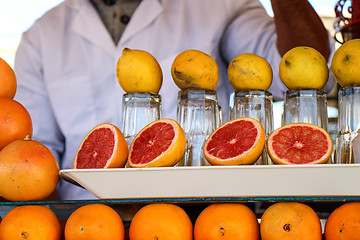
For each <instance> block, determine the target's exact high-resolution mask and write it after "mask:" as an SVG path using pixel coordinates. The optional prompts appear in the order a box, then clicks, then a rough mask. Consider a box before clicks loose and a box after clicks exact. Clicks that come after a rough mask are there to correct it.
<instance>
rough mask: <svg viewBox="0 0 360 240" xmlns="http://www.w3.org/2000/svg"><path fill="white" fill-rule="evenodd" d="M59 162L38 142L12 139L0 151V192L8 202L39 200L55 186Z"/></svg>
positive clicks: (47, 194)
mask: <svg viewBox="0 0 360 240" xmlns="http://www.w3.org/2000/svg"><path fill="white" fill-rule="evenodd" d="M58 181H59V165H58V163H57V161H56V159H55V157H54V155H53V154H52V153H51V151H50V150H49V149H48V148H47V147H46V146H45V145H43V144H42V143H40V142H38V141H35V140H30V139H24V140H15V141H14V142H12V143H10V144H8V145H7V146H6V147H5V148H3V149H2V150H1V151H0V186H1V188H0V195H1V196H2V197H3V198H5V199H7V200H9V201H30V200H42V199H44V198H46V197H48V196H49V195H50V194H51V193H53V192H54V190H55V189H56V186H57V183H58Z"/></svg>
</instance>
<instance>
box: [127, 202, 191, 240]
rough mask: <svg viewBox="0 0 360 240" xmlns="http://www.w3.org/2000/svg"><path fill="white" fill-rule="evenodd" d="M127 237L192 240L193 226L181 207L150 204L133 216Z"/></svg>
mask: <svg viewBox="0 0 360 240" xmlns="http://www.w3.org/2000/svg"><path fill="white" fill-rule="evenodd" d="M129 237H130V240H145V239H149V240H154V239H171V240H192V238H193V225H192V222H191V220H190V218H189V216H188V215H187V213H186V212H185V211H184V210H183V209H182V208H181V207H179V206H177V205H175V204H170V203H152V204H149V205H146V206H144V207H142V208H141V209H140V210H139V211H138V212H137V213H136V214H135V215H134V217H133V219H132V221H131V223H130V229H129Z"/></svg>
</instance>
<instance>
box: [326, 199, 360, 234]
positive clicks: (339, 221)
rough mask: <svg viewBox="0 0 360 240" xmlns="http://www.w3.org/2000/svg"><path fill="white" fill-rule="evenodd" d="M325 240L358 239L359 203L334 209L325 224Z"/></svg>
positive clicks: (359, 232) (359, 230) (359, 231)
mask: <svg viewBox="0 0 360 240" xmlns="http://www.w3.org/2000/svg"><path fill="white" fill-rule="evenodd" d="M324 233H325V238H326V240H334V239H344V240H345V239H346V240H355V239H360V202H352V203H345V204H343V205H341V206H340V207H338V208H336V209H335V210H334V211H333V212H332V213H331V214H330V216H329V217H328V219H327V221H326V223H325V231H324Z"/></svg>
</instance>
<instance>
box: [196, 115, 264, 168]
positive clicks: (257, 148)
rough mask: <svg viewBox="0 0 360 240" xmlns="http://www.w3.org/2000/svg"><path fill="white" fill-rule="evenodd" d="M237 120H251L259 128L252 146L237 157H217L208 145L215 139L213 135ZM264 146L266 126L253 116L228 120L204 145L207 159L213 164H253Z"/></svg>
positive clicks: (214, 133) (213, 134)
mask: <svg viewBox="0 0 360 240" xmlns="http://www.w3.org/2000/svg"><path fill="white" fill-rule="evenodd" d="M237 121H248V122H251V123H252V124H253V126H254V128H255V129H256V130H257V134H256V138H255V140H254V143H253V144H252V146H251V147H250V148H249V149H248V150H246V151H244V152H242V153H241V154H240V155H238V156H236V157H230V158H225V159H223V158H219V157H216V156H214V155H213V154H211V153H210V152H209V150H208V145H209V143H210V142H211V140H212V139H213V137H214V136H215V135H216V134H217V133H218V132H219V130H221V129H223V128H226V127H227V126H229V125H230V124H232V123H235V122H237ZM240 130H241V129H240ZM264 146H265V131H264V128H263V127H262V125H261V123H260V122H259V121H258V120H256V119H254V118H251V117H242V118H237V119H234V120H231V121H228V122H226V123H225V124H223V125H221V126H220V127H218V128H217V129H216V130H215V131H214V132H213V133H212V134H211V135H210V136H209V137H208V139H207V140H206V142H205V144H204V147H203V153H204V156H205V158H206V160H207V161H208V162H209V163H210V164H211V165H251V164H254V163H255V162H256V161H257V160H258V158H259V157H260V155H261V153H262V151H263V149H264Z"/></svg>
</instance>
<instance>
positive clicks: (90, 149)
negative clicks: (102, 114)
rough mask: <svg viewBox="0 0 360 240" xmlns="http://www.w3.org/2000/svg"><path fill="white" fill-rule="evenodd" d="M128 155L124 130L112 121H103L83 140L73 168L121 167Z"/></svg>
mask: <svg viewBox="0 0 360 240" xmlns="http://www.w3.org/2000/svg"><path fill="white" fill-rule="evenodd" d="M127 156H128V146H127V143H126V140H125V137H124V135H123V134H122V132H121V131H120V130H119V129H118V128H117V127H116V126H115V125H113V124H111V123H101V124H98V125H96V126H95V127H94V128H93V129H91V131H90V132H89V133H88V134H87V135H86V136H85V138H84V139H83V141H82V142H81V144H80V146H79V148H78V150H77V152H76V155H75V159H74V163H73V168H74V169H83V168H121V167H124V166H125V163H126V159H127Z"/></svg>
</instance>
